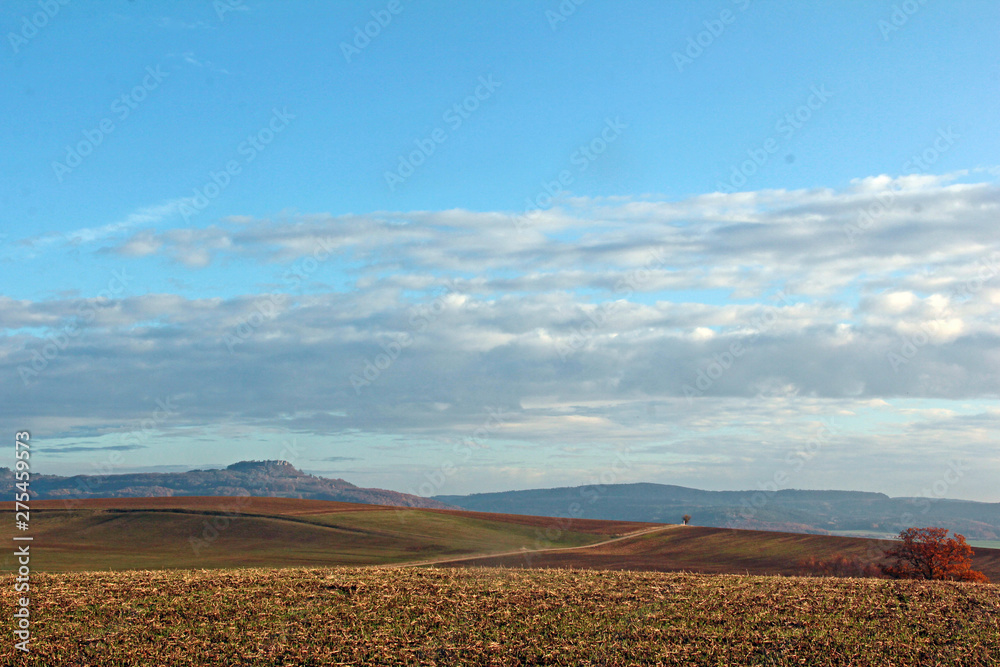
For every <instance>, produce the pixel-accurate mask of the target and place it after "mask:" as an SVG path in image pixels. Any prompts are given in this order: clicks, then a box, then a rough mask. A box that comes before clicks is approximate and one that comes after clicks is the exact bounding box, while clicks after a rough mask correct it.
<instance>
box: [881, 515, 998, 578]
mask: <svg viewBox="0 0 1000 667" xmlns="http://www.w3.org/2000/svg"><path fill="white" fill-rule="evenodd" d="M899 539H900V542H901V543H900V544H898V545H896V546H893V547H891V548H890V549H887V550H886V551H885V553H884V554H883V555H884V556H885V557H886V558H892V559H894V560H895V562H893V563H890V564H887V565H886V564H883V565H882V566H881V568H882V573H883V574H885V575H886V576H888V577H891V578H893V579H946V580H949V581H979V582H984V583H988V582H989V578H987V576H986V575H985V574H983V573H982V572H979V571H977V570H973V569H972V556H973V553H974V552H973V551H972V547H970V546H969V545H968V544H967V543H966V541H965V537H964V536H963V535H959V534H958V533H955V537H952V538H949V537H948V529H947V528H907V529H906V530H903V531H900V533H899Z"/></svg>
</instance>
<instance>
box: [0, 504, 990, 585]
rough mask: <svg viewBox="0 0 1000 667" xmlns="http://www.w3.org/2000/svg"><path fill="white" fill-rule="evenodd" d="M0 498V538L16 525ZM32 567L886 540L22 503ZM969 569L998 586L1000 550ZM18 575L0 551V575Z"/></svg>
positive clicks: (345, 513)
mask: <svg viewBox="0 0 1000 667" xmlns="http://www.w3.org/2000/svg"><path fill="white" fill-rule="evenodd" d="M15 511H16V508H15V506H14V503H13V502H11V501H7V502H0V515H2V516H0V539H6V540H7V541H8V543H10V539H11V537H13V536H14V535H15V534H22V533H19V532H18V531H17V530H16V527H15V523H14V516H13V515H14V513H15ZM31 535H32V536H33V537H34V538H35V542H34V544H37V545H42V546H40V547H39V549H38V550H37V551H35V550H32V557H31V568H32V570H33V571H36V570H37V571H45V572H58V571H74V570H75V571H85V570H136V569H141V570H147V569H161V568H228V567H332V566H337V565H403V564H406V565H411V566H412V565H420V564H429V563H431V562H435V563H440V564H441V565H444V566H447V567H452V566H456V565H459V566H462V567H467V566H483V565H502V566H504V567H518V568H524V567H572V568H588V569H591V568H592V569H611V570H656V571H677V570H681V571H685V572H706V573H739V574H744V573H749V574H785V575H796V574H809V573H810V570H809V569H808V568H807V567H805V566H804V565H803V564H801V563H800V561H802V560H803V559H805V558H808V557H817V558H829V557H831V556H833V555H835V554H843V555H847V556H856V557H858V558H860V559H861V560H862V561H864V562H869V561H871V560H873V559H876V560H877V559H878V557H879V555H880V554H881V552H882V550H884V549H885V548H886V546H887V544H888V543H884V542H877V541H875V540H867V539H861V538H853V537H834V536H827V535H803V534H790V533H781V532H764V531H749V530H729V529H725V528H704V527H699V526H695V527H691V526H680V525H676V524H675V525H663V524H649V523H635V522H623V521H594V520H589V519H577V520H574V521H572V522H566V521H565V520H563V519H558V518H551V517H534V516H518V515H510V514H482V513H475V512H469V511H466V510H447V509H425V508H410V507H406V508H400V507H385V506H378V505H361V504H352V503H338V502H329V501H322V500H300V499H294V498H258V497H243V498H232V497H216V498H204V497H197V496H185V497H171V498H163V497H161V498H104V499H86V500H80V501H78V502H76V503H74V504H72V506H71V507H67V506H66V504H65V503H64V502H63V501H58V500H39V501H35V502H33V503H32V505H31ZM973 564H974V567H975V569H977V570H979V571H981V572H984V573H986V574H987V575H988V576H989V577H990V578H991V579H992V580H993V581H998V580H1000V550H998V549H978V548H977V549H976V553H975V556H974V558H973ZM17 567H18V562H17V558H16V556H15V554H14V550H13V549H10V550H8V551H5V552H2V553H0V572H10V571H12V570H15V569H16V568H17Z"/></svg>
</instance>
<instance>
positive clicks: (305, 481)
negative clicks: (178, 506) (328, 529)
mask: <svg viewBox="0 0 1000 667" xmlns="http://www.w3.org/2000/svg"><path fill="white" fill-rule="evenodd" d="M12 493H14V474H13V472H12V471H11V469H10V468H0V494H5V495H4V496H3V497H8V498H9V497H11V495H10V494H12ZM31 494H32V498H37V499H64V500H68V501H72V500H73V499H80V498H148V497H171V496H261V497H271V498H275V497H276V498H311V499H314V500H336V501H341V502H348V503H369V504H375V505H393V506H398V507H448V505H445V504H444V503H441V502H439V501H436V500H431V499H429V498H422V497H420V496H414V495H410V494H408V493H399V492H398V491H388V490H386V489H365V488H361V487H359V486H355V485H354V484H351V483H350V482H346V481H344V480H342V479H328V478H326V477H317V476H316V475H309V474H306V473H304V472H302V471H301V470H297V469H296V468H295V467H294V466H293V465H292V464H290V463H288V462H287V461H240V462H239V463H234V464H232V465H230V466H229V467H227V468H225V469H212V470H190V471H188V472H173V473H135V474H127V473H126V474H114V475H75V476H73V477H61V476H59V475H32V477H31Z"/></svg>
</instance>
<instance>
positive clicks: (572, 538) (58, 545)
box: [0, 506, 604, 572]
mask: <svg viewBox="0 0 1000 667" xmlns="http://www.w3.org/2000/svg"><path fill="white" fill-rule="evenodd" d="M362 507H363V506H362ZM0 520H3V517H2V516H0ZM4 523H5V524H6V525H7V526H8V527H9V526H10V525H11V521H4ZM536 530H537V529H536V527H533V526H530V525H519V524H516V523H506V522H502V521H496V520H488V519H480V518H475V517H470V516H457V515H451V514H444V513H438V512H428V511H420V510H410V509H402V510H396V509H386V508H371V507H364V509H362V510H359V511H337V512H330V513H326V514H323V513H313V514H308V515H303V516H281V515H274V516H256V515H240V516H228V515H224V514H217V513H211V512H193V511H184V512H181V511H164V510H128V511H118V510H109V509H75V510H49V511H35V512H33V514H32V521H31V533H32V535H33V536H34V543H33V544H34V546H33V548H32V552H33V555H32V560H31V565H32V568H33V569H34V570H35V571H48V572H66V571H87V570H125V569H130V570H136V569H138V570H141V569H170V568H222V567H292V566H332V565H376V564H387V563H399V562H406V561H415V560H423V559H434V558H440V557H453V556H459V555H469V554H482V553H497V552H504V551H514V550H519V549H521V548H522V547H524V546H526V545H531V544H533V543H534V542H535V541H536V539H537V537H536ZM7 532H10V531H7ZM8 539H9V537H8ZM601 539H604V537H603V536H602V535H598V534H588V533H582V532H576V531H562V532H560V533H559V534H558V536H557V538H556V539H554V540H552V542H551V544H552V546H578V545H582V544H590V543H593V542H597V541H600V540H601ZM0 564H2V567H3V569H4V570H7V571H10V570H12V569H14V568H15V564H14V563H13V561H12V559H11V557H10V556H9V555H8V554H5V558H4V559H3V560H2V562H0Z"/></svg>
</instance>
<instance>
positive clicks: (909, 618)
mask: <svg viewBox="0 0 1000 667" xmlns="http://www.w3.org/2000/svg"><path fill="white" fill-rule="evenodd" d="M2 579H3V580H2V582H0V591H2V594H0V597H2V602H3V604H4V608H6V609H11V608H12V606H13V599H12V598H13V596H14V594H13V592H12V583H13V577H12V575H5V576H3V577H2ZM32 584H33V587H34V588H33V592H32V595H33V598H32V610H33V614H34V615H33V623H34V626H33V629H34V633H35V634H34V636H35V640H34V643H33V645H32V653H31V654H30V655H29V656H17V657H15V655H14V649H13V646H12V642H11V641H10V640H9V639H8V641H6V642H4V645H3V648H2V649H0V652H2V654H3V664H11V665H13V664H18V665H39V666H45V667H51V666H54V665H90V666H93V667H100V666H105V665H107V666H112V665H114V666H123V665H135V666H137V667H138V666H140V665H141V666H146V665H172V666H186V665H190V666H195V665H197V666H209V665H226V666H230V665H247V666H259V667H264V666H265V665H267V666H269V667H274V666H275V665H338V664H351V665H435V664H437V665H636V664H661V665H772V666H774V665H812V666H819V667H823V666H829V667H833V666H838V667H839V666H842V665H852V666H853V667H869V666H871V667H876V666H877V667H883V666H884V665H895V666H900V667H906V666H917V665H965V666H977V665H983V666H985V665H996V664H997V663H996V659H997V656H1000V587H997V586H995V585H990V584H957V583H950V582H912V581H910V582H899V581H887V580H880V579H814V578H804V577H792V578H788V577H753V576H750V577H748V576H738V575H697V574H678V573H655V572H644V573H643V572H595V571H578V570H577V571H574V570H498V569H439V568H427V569H382V568H323V569H285V570H278V569H264V570H249V569H243V570H213V571H206V570H201V571H157V572H113V573H112V572H105V573H63V574H47V575H38V576H37V577H36V578H35V579H34V580H33V582H32ZM11 622H12V621H11V617H10V614H5V615H4V621H3V623H4V624H6V627H5V628H4V629H3V632H4V634H5V635H6V636H7V637H11V636H12V635H11V628H10V624H11Z"/></svg>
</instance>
